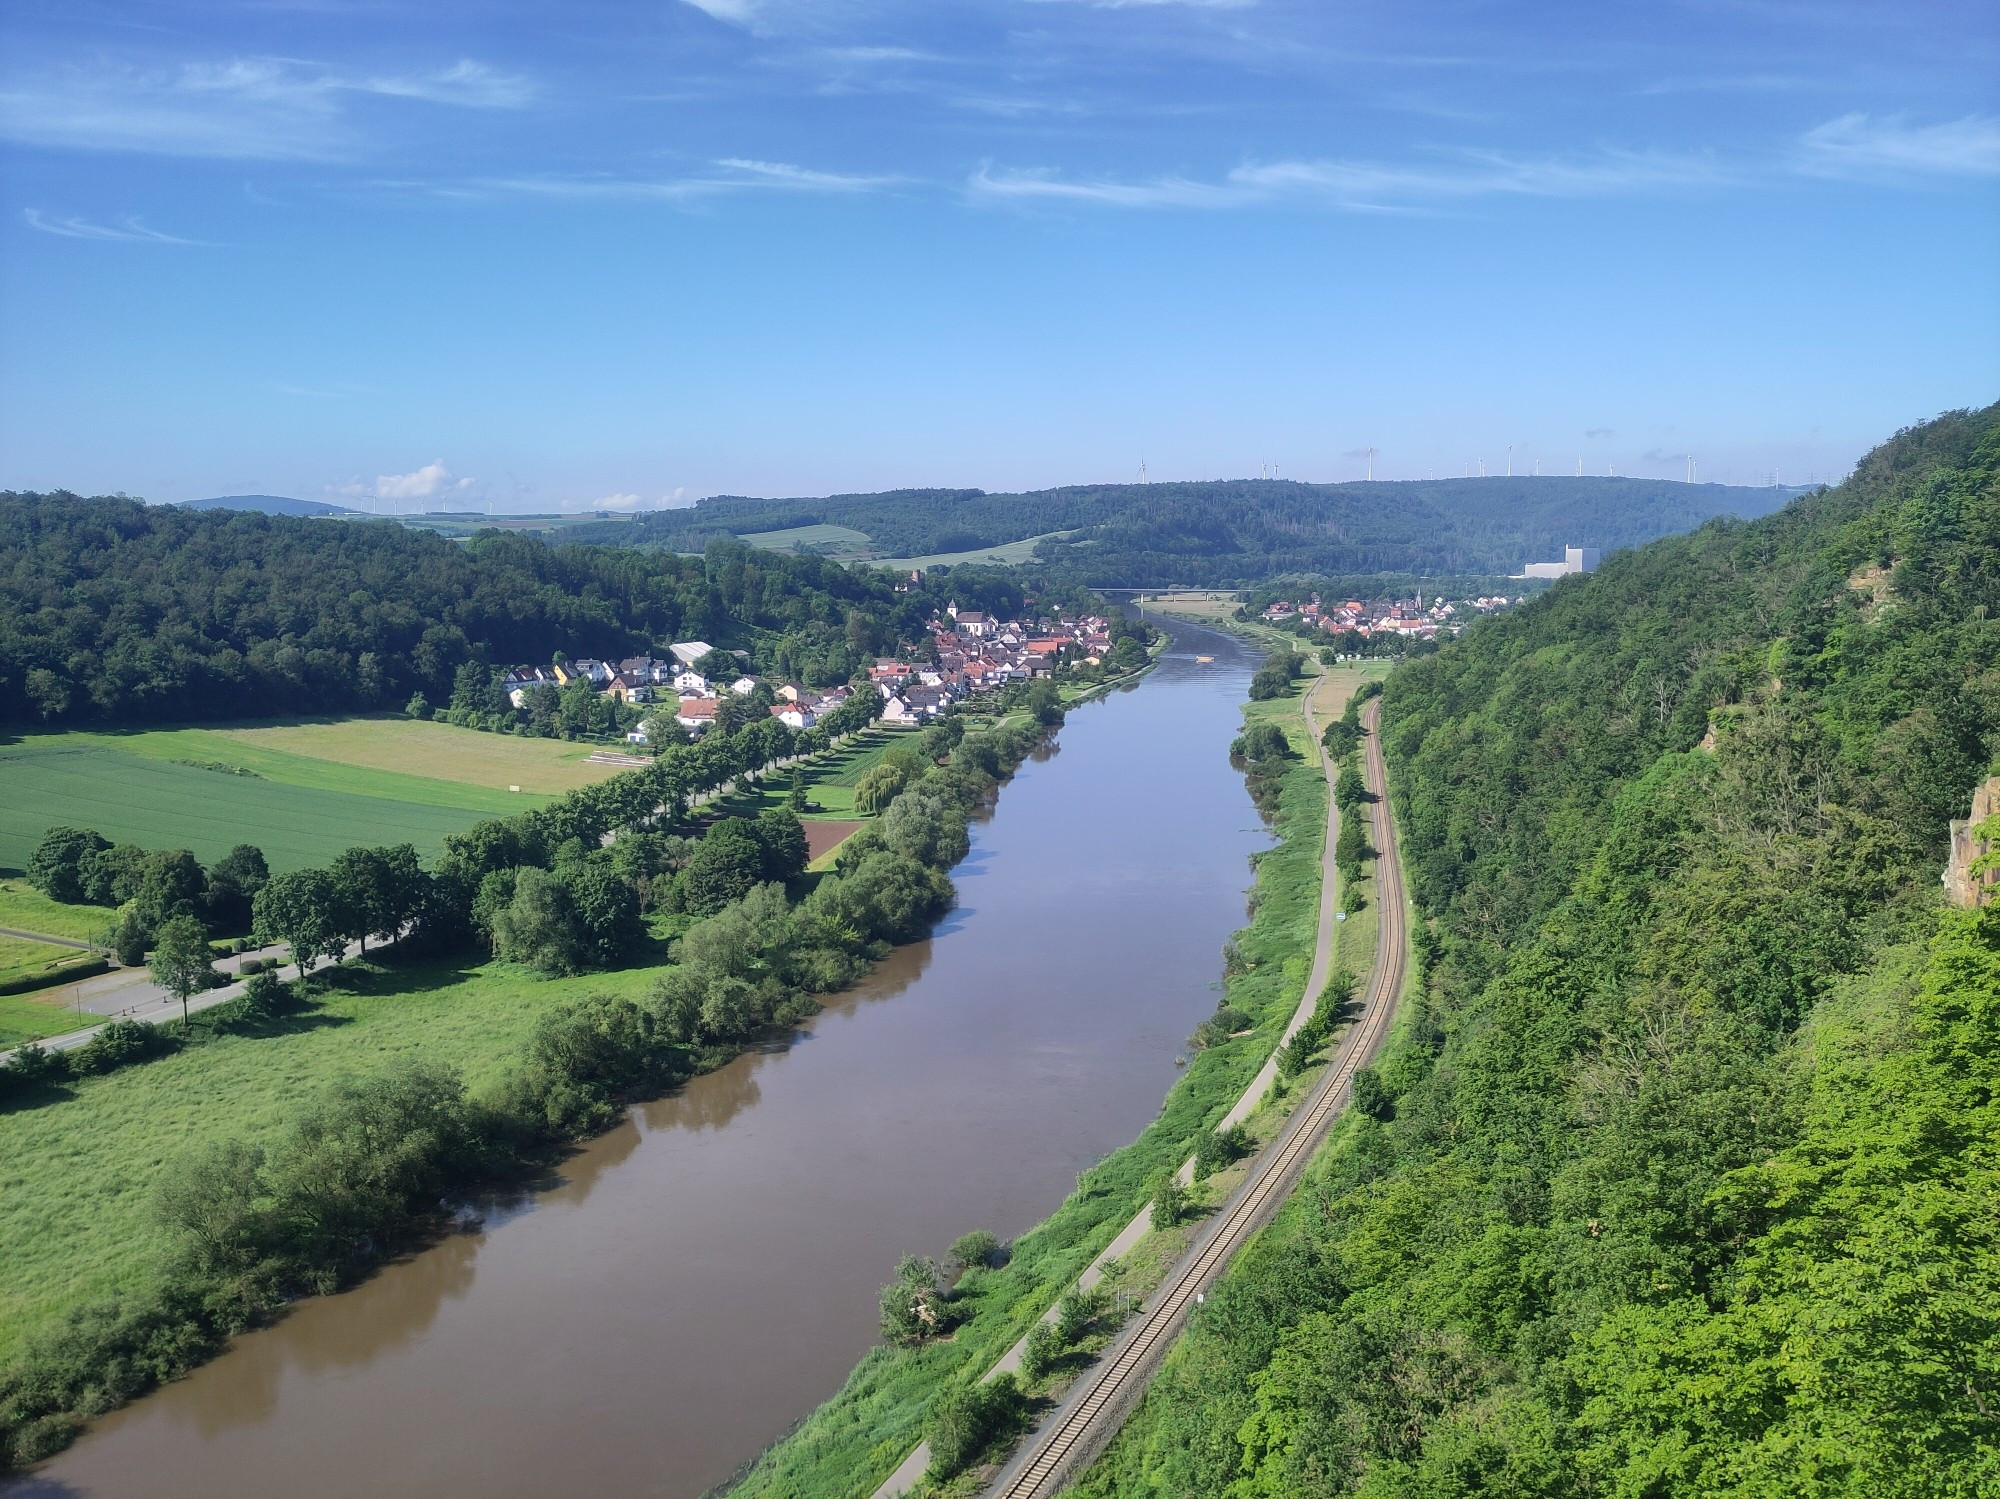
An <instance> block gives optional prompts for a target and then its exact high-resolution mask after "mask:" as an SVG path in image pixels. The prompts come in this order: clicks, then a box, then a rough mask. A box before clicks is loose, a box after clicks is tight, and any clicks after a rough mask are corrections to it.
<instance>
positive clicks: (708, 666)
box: [502, 604, 1112, 745]
mask: <svg viewBox="0 0 2000 1499" xmlns="http://www.w3.org/2000/svg"><path fill="white" fill-rule="evenodd" d="M930 631H931V634H930V639H929V646H930V649H929V651H928V652H926V653H925V654H926V656H927V657H928V659H922V660H914V661H902V660H897V659H894V658H891V657H886V656H885V657H878V658H877V659H876V661H875V663H874V665H872V666H871V667H869V668H868V687H869V688H870V689H872V690H873V691H875V692H876V693H877V694H878V695H879V696H880V697H881V699H882V708H881V713H880V718H881V721H882V722H883V723H886V724H890V725H895V726H914V725H917V724H922V723H926V722H929V721H930V720H931V719H934V718H936V717H937V716H938V715H939V714H940V713H943V712H944V711H945V710H946V709H947V708H950V707H951V706H952V705H953V704H954V703H958V702H961V701H963V700H964V699H966V698H968V697H972V696H976V695H978V694H980V693H986V692H993V691H996V690H998V689H999V688H1002V687H1005V686H1006V685H1007V684H1008V683H1010V682H1024V681H1028V680H1030V679H1031V678H1034V677H1038V676H1047V675H1049V674H1051V673H1053V672H1054V671H1055V670H1056V669H1057V668H1059V667H1062V666H1070V665H1086V666H1097V665H1100V664H1102V662H1103V661H1104V659H1105V657H1106V656H1108V655H1109V654H1110V653H1111V650H1112V630H1111V621H1110V620H1109V619H1106V618H1104V617H1102V616H1100V615H1094V614H1086V615H1082V616H1079V617H1075V618H1071V617H1067V616H1051V617H1043V618H1038V619H1035V620H1031V621H1023V620H1018V619H998V618H995V617H994V616H992V615H989V614H985V613H982V612H980V611H979V610H976V609H961V608H959V606H958V605H957V604H953V605H952V606H951V607H950V608H949V610H947V611H946V612H945V613H944V614H941V615H937V616H934V617H933V618H932V619H931V621H930ZM742 654H743V653H741V652H734V651H727V650H718V649H716V648H715V647H714V646H711V645H710V644H709V643H708V642H707V641H705V640H686V641H679V642H676V643H675V644H674V645H672V646H670V647H669V648H668V652H667V654H666V655H665V656H633V657H630V658H628V659H626V660H623V661H597V660H590V659H582V660H576V661H557V662H555V663H553V664H552V665H549V666H514V667H509V668H508V669H507V670H506V672H505V674H504V677H503V682H502V685H503V688H504V690H505V692H506V694H507V700H508V702H510V703H511V704H512V705H513V706H514V707H515V708H516V709H522V710H525V709H526V708H527V707H528V703H529V699H530V697H531V696H532V695H533V694H534V693H535V692H537V691H538V690H546V691H549V692H555V693H559V692H561V691H563V690H564V689H565V688H569V687H571V686H572V685H573V684H575V683H579V682H582V683H587V684H588V685H589V687H590V688H591V690H593V691H594V692H596V693H598V694H600V695H601V696H603V697H606V698H609V699H612V700H613V701H615V702H617V703H619V704H622V705H624V706H626V707H646V706H649V705H657V710H656V711H654V712H651V713H648V714H647V715H646V716H645V718H644V719H643V720H642V721H641V722H640V723H639V725H638V726H637V727H636V728H634V729H632V730H630V731H629V732H628V733H627V734H626V735H625V738H626V740H627V741H628V742H630V743H632V744H635V745H645V744H648V743H650V742H653V741H656V740H659V739H661V738H664V737H668V734H667V731H666V730H665V728H664V724H666V723H669V722H670V723H671V724H672V725H673V726H674V727H675V728H676V729H678V730H680V731H684V732H685V733H687V734H691V735H699V734H702V733H705V732H707V730H708V728H709V727H710V725H712V724H714V723H715V722H716V721H717V719H718V717H723V718H727V717H729V716H730V715H728V713H727V712H726V710H725V707H724V705H725V704H726V703H728V702H729V700H730V699H731V698H736V699H743V700H754V699H755V697H756V696H757V694H758V693H759V692H760V690H765V691H766V694H767V696H768V697H769V699H770V702H769V705H768V711H769V713H770V714H771V716H772V717H774V718H776V719H778V720H779V721H780V722H781V723H783V724H785V725H786V727H788V728H791V729H796V730H800V731H804V730H807V729H810V728H812V727H813V725H814V724H815V723H817V722H818V721H819V720H820V719H821V718H823V717H825V716H826V715H827V714H828V713H830V712H832V711H833V710H834V709H835V708H838V707H840V706H841V705H842V704H843V703H846V702H847V701H849V700H850V699H851V698H852V697H853V695H854V693H855V692H856V691H858V690H863V689H861V687H860V684H859V679H858V678H857V679H856V681H855V682H854V683H852V684H848V685H843V686H839V687H831V688H824V689H818V690H815V689H811V688H807V687H804V686H802V685H800V684H799V683H796V682H773V681H769V680H768V679H765V678H761V677H758V676H755V675H752V674H750V673H747V672H743V671H740V670H738V666H737V663H738V660H739V658H740V657H741V656H742ZM629 721H630V720H629V719H627V722H629Z"/></svg>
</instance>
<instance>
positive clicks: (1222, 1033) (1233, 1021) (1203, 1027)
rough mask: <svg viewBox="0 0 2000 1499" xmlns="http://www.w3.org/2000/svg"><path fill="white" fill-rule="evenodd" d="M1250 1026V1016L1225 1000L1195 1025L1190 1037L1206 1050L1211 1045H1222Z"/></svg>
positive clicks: (1198, 1046) (1199, 1047) (1198, 1047)
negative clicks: (1213, 1011) (1211, 1013)
mask: <svg viewBox="0 0 2000 1499" xmlns="http://www.w3.org/2000/svg"><path fill="white" fill-rule="evenodd" d="M1249 1028H1250V1017H1249V1016H1248V1015H1246V1014H1244V1013H1243V1012H1242V1011H1241V1010H1239V1009H1237V1008H1236V1006H1234V1005H1232V1004H1229V1003H1227V1002H1226V1001H1225V1002H1224V1003H1223V1004H1222V1005H1221V1007H1220V1008H1218V1009H1217V1010H1216V1012H1215V1013H1214V1014H1213V1015H1211V1016H1209V1017H1208V1019H1206V1020H1204V1021H1202V1023H1201V1024H1200V1025H1198V1026H1196V1027H1195V1032H1194V1035H1193V1036H1192V1037H1191V1038H1190V1039H1191V1040H1192V1042H1193V1044H1194V1046H1195V1047H1196V1048H1197V1049H1198V1050H1206V1049H1207V1048H1208V1047H1211V1046H1220V1045H1221V1044H1222V1043H1223V1042H1225V1041H1227V1040H1228V1039H1229V1038H1230V1037H1231V1036H1233V1035H1235V1034H1236V1033H1237V1032H1238V1031H1242V1030H1248V1029H1249Z"/></svg>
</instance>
